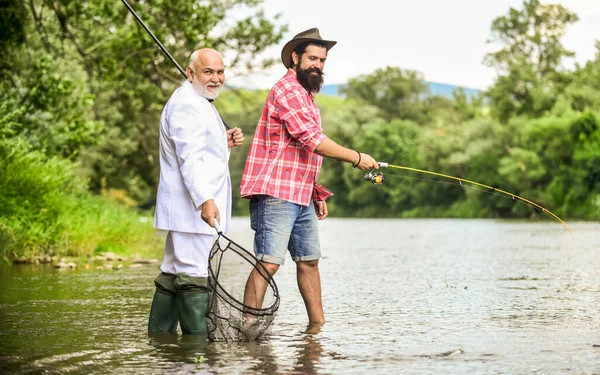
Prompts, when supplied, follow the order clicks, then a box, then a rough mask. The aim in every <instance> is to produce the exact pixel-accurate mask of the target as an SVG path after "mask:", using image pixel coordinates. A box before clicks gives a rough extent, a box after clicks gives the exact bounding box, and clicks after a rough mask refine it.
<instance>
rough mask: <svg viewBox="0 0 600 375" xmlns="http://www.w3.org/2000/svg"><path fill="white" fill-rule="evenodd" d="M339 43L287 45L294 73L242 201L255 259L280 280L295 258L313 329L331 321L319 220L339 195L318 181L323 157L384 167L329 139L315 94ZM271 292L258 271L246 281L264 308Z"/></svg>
mask: <svg viewBox="0 0 600 375" xmlns="http://www.w3.org/2000/svg"><path fill="white" fill-rule="evenodd" d="M335 44H336V42H335V41H330V40H324V39H322V38H321V35H320V34H319V30H318V29H316V28H313V29H309V30H306V31H303V32H301V33H300V34H298V35H296V36H294V38H293V39H292V40H290V41H289V42H288V43H286V45H285V46H284V47H283V49H282V51H281V60H282V61H283V65H284V66H285V67H286V68H287V73H286V74H285V75H284V76H283V78H281V79H280V80H279V81H278V82H277V83H276V84H275V85H274V86H273V88H272V89H271V91H270V92H269V95H268V97H267V99H266V101H265V104H264V107H263V111H262V115H261V118H260V120H259V122H258V125H257V127H256V131H255V133H254V139H253V141H252V145H251V146H250V151H249V153H248V158H247V159H246V166H245V169H244V173H243V175H242V183H241V194H242V198H248V199H250V220H251V226H252V229H254V231H255V235H254V251H255V253H256V256H257V258H258V259H259V260H260V261H261V262H262V263H263V265H264V266H265V267H266V268H267V270H268V271H269V272H270V273H271V274H274V273H275V272H276V271H277V270H278V269H279V266H280V265H282V264H283V263H284V258H285V255H286V250H287V251H289V252H290V255H291V257H292V260H293V261H294V262H296V270H297V279H298V288H299V290H300V293H301V294H302V298H303V299H304V304H305V306H306V312H307V314H308V320H309V322H310V323H322V322H324V321H325V317H324V315H323V307H322V303H321V279H320V274H319V268H318V262H319V258H320V257H321V249H320V244H319V233H318V225H317V220H322V219H324V218H325V217H327V203H326V202H325V200H326V199H327V198H328V197H329V196H331V195H332V193H331V192H330V191H329V190H327V189H325V188H324V187H323V186H322V185H320V184H318V183H317V179H318V178H319V173H320V169H321V164H322V161H323V156H324V157H328V158H333V159H337V160H340V161H345V162H348V163H352V165H353V166H354V168H359V169H361V170H365V169H370V168H375V169H377V168H379V165H378V164H377V162H376V161H375V159H373V158H372V157H371V156H369V155H367V154H363V153H360V152H358V151H355V150H351V149H348V148H346V147H343V146H341V145H339V144H337V143H336V142H334V141H333V140H331V139H330V138H328V137H327V136H326V135H325V134H323V130H322V127H321V117H320V114H319V109H318V108H317V106H316V105H315V94H316V93H317V92H319V90H320V89H321V85H322V84H323V68H324V66H325V60H326V58H327V53H328V52H329V50H330V49H331V48H332V47H333V46H334V45H335ZM265 290H266V282H265V279H264V278H263V277H261V276H260V275H259V274H258V272H257V270H256V269H255V270H254V271H252V273H251V274H250V276H249V278H248V281H247V283H246V289H245V297H244V300H245V304H246V305H247V306H251V307H260V306H261V305H262V302H263V298H264V294H265Z"/></svg>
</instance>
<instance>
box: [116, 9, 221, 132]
mask: <svg viewBox="0 0 600 375" xmlns="http://www.w3.org/2000/svg"><path fill="white" fill-rule="evenodd" d="M121 2H123V4H125V6H126V7H127V9H129V12H131V14H132V15H133V17H134V18H135V19H136V20H137V21H138V22H139V24H140V25H142V27H143V28H144V30H146V32H148V34H149V35H150V36H151V37H152V39H153V40H154V41H155V42H156V44H158V46H159V47H160V49H161V50H162V51H163V52H164V54H165V55H167V57H168V58H169V60H171V62H172V63H173V64H174V65H175V67H176V68H177V70H179V73H181V75H182V76H183V77H184V78H185V79H188V75H187V73H186V72H185V70H184V69H183V68H182V67H181V65H179V63H177V60H175V58H174V57H173V56H171V54H170V53H169V51H167V48H166V47H165V46H164V45H163V44H162V43H161V42H160V40H158V38H157V37H156V36H155V35H154V33H153V32H152V31H150V29H149V28H148V26H146V24H145V23H144V21H142V19H141V18H140V16H138V15H137V13H136V12H135V10H133V8H132V7H131V5H129V3H128V2H127V0H121ZM209 102H212V99H209ZM219 117H220V118H221V121H223V125H225V128H226V129H227V130H229V129H231V127H230V126H229V124H228V123H227V121H225V119H224V118H223V116H221V114H220V113H219Z"/></svg>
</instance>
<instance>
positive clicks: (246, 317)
mask: <svg viewBox="0 0 600 375" xmlns="http://www.w3.org/2000/svg"><path fill="white" fill-rule="evenodd" d="M252 271H254V276H255V278H254V280H257V282H256V283H255V282H251V283H249V284H248V286H246V282H247V280H248V277H249V275H250V273H251V272H252ZM208 274H209V276H208V283H209V286H210V294H211V295H210V302H209V306H208V313H207V316H206V323H207V327H208V338H209V339H210V340H212V341H225V342H236V341H257V340H259V339H261V338H263V337H264V336H265V335H268V333H269V328H270V327H271V323H272V322H273V319H274V318H275V313H276V311H277V309H278V308H279V292H278V290H277V285H276V284H275V280H273V278H272V277H271V275H270V274H269V273H268V271H267V269H266V268H265V267H264V266H263V265H262V264H261V263H260V262H258V261H257V260H256V258H255V257H254V255H253V254H252V253H250V252H249V251H247V250H245V249H244V248H243V247H241V246H240V245H238V244H236V243H235V242H234V241H232V240H230V239H229V238H227V237H226V236H225V235H223V234H219V237H218V238H217V240H216V241H215V243H214V245H213V247H212V249H211V252H210V262H209V265H208ZM261 282H262V283H266V285H267V290H266V292H265V295H264V299H263V301H262V304H261V307H260V308H257V307H255V305H258V303H257V302H256V300H251V299H248V298H247V302H246V303H245V301H244V296H245V294H246V295H248V296H250V297H251V298H255V296H256V290H257V289H256V288H255V287H254V286H255V284H258V283H261ZM253 301H254V302H253Z"/></svg>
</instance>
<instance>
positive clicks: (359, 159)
mask: <svg viewBox="0 0 600 375" xmlns="http://www.w3.org/2000/svg"><path fill="white" fill-rule="evenodd" d="M356 153H357V154H358V161H357V162H356V164H354V163H352V168H356V167H358V165H359V164H360V161H361V160H362V155H361V154H360V152H358V151H356Z"/></svg>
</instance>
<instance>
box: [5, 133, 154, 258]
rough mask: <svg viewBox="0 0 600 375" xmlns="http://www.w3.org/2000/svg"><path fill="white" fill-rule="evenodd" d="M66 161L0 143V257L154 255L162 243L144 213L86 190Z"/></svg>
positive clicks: (18, 141)
mask: <svg viewBox="0 0 600 375" xmlns="http://www.w3.org/2000/svg"><path fill="white" fill-rule="evenodd" d="M76 168H77V166H76V165H75V164H74V163H73V162H71V161H69V160H66V159H62V158H58V157H50V158H49V157H47V156H46V155H45V154H43V153H42V152H40V151H35V150H31V148H30V147H29V144H28V143H27V141H26V140H25V139H24V138H22V137H14V138H10V139H1V138H0V257H1V259H2V260H3V261H4V262H8V263H10V262H12V261H13V260H14V259H15V258H17V257H26V258H33V257H35V256H38V255H45V254H53V255H58V256H75V257H85V256H92V255H93V254H94V253H97V252H101V251H112V252H115V253H118V254H130V255H133V254H139V255H140V256H149V255H156V254H157V253H158V252H159V251H160V249H161V248H162V239H161V238H160V237H159V236H158V235H157V232H156V231H155V229H154V228H152V221H151V218H150V215H149V213H139V212H137V211H136V210H134V209H131V208H127V207H125V206H121V205H119V204H117V203H114V202H111V201H108V200H107V199H105V198H103V197H99V196H93V195H91V194H90V193H89V192H87V190H86V188H85V187H86V186H85V185H86V184H85V182H84V181H83V180H82V179H81V178H80V177H78V176H77V174H76Z"/></svg>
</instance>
